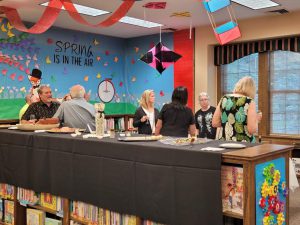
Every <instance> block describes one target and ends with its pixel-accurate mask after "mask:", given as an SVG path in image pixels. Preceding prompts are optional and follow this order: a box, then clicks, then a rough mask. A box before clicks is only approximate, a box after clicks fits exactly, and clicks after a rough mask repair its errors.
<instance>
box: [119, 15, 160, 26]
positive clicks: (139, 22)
mask: <svg viewBox="0 0 300 225" xmlns="http://www.w3.org/2000/svg"><path fill="white" fill-rule="evenodd" d="M119 21H120V22H121V23H127V24H131V25H135V26H140V27H146V28H153V27H160V26H163V25H162V24H159V23H154V22H150V21H147V20H141V19H137V18H133V17H129V16H124V17H123V18H122V19H120V20H119Z"/></svg>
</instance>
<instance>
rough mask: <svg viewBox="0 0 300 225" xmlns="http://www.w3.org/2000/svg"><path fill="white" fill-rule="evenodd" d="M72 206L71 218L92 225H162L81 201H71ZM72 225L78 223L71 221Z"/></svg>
mask: <svg viewBox="0 0 300 225" xmlns="http://www.w3.org/2000/svg"><path fill="white" fill-rule="evenodd" d="M70 204H71V205H70V206H71V217H72V218H75V219H77V220H79V221H83V222H84V223H88V224H91V225H138V224H142V225H162V224H159V223H155V222H153V221H149V220H145V221H143V222H142V223H141V220H140V219H139V218H138V217H136V216H133V215H127V214H120V213H117V212H113V211H110V210H106V209H102V208H98V207H96V206H93V205H90V204H87V203H83V202H79V201H71V203H70ZM70 225H78V223H77V222H75V221H71V222H70Z"/></svg>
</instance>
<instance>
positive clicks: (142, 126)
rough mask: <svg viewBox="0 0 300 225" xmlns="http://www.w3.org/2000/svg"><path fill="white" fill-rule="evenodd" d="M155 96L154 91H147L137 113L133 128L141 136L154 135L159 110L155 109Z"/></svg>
mask: <svg viewBox="0 0 300 225" xmlns="http://www.w3.org/2000/svg"><path fill="white" fill-rule="evenodd" d="M154 102H155V94H154V91H153V90H145V91H144V93H143V94H142V97H141V100H140V107H139V108H137V110H136V111H135V115H134V119H133V126H134V127H137V128H138V133H139V134H154V133H155V125H156V122H157V118H158V113H159V112H158V110H157V109H156V108H154Z"/></svg>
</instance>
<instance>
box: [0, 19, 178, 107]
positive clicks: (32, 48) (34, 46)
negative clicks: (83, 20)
mask: <svg viewBox="0 0 300 225" xmlns="http://www.w3.org/2000/svg"><path fill="white" fill-rule="evenodd" d="M0 26H1V31H0V51H1V53H2V55H5V56H8V57H9V58H10V59H12V61H13V62H14V63H13V64H12V65H9V64H7V63H5V62H3V60H2V62H1V63H0V72H1V74H0V99H16V98H23V97H24V96H25V95H26V93H27V92H28V91H29V89H30V88H31V84H30V82H29V80H28V78H27V73H28V72H31V70H32V69H33V68H39V69H40V70H41V71H42V72H43V74H42V81H41V84H47V85H49V86H50V87H51V88H52V91H53V95H54V97H63V96H64V95H65V94H66V93H68V92H69V88H70V87H71V86H72V85H74V84H82V85H83V86H84V87H85V88H86V91H87V92H90V93H91V100H95V101H99V97H98V93H97V88H98V84H99V83H100V82H101V81H103V80H105V79H111V81H112V82H113V84H114V86H115V89H116V94H115V97H114V99H113V102H127V103H132V104H134V105H137V104H138V99H139V98H140V96H141V94H142V92H143V91H144V90H145V89H153V90H154V91H155V93H156V107H158V108H161V107H162V105H163V103H166V102H168V101H170V99H171V94H172V91H173V86H174V76H173V74H174V69H173V66H171V67H170V68H168V69H167V70H166V71H164V72H163V74H159V73H158V72H157V71H156V70H155V69H153V68H151V67H149V66H148V65H147V64H145V63H143V62H142V61H140V60H139V58H140V57H141V56H142V55H143V54H145V53H146V52H147V51H148V50H149V49H150V48H151V47H153V46H154V45H155V44H156V43H157V42H159V34H157V35H151V36H145V37H139V38H132V39H122V38H115V37H109V36H103V35H96V34H89V33H83V32H77V31H72V30H65V29H60V28H51V29H50V30H48V31H47V32H45V33H43V34H40V35H33V34H22V33H20V32H18V31H17V30H16V29H14V28H13V27H11V26H10V25H9V24H8V22H7V20H5V19H3V20H2V21H1V24H0ZM162 42H163V43H164V44H165V45H166V46H168V48H170V49H173V34H171V33H170V34H164V35H163V36H162ZM17 64H18V65H17Z"/></svg>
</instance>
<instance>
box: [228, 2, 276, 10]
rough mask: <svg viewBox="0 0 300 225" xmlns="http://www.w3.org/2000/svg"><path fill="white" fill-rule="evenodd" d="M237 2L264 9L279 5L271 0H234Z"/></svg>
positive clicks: (252, 7)
mask: <svg viewBox="0 0 300 225" xmlns="http://www.w3.org/2000/svg"><path fill="white" fill-rule="evenodd" d="M232 1H233V2H235V3H238V4H240V5H243V6H246V7H248V8H251V9H264V8H270V7H274V6H279V4H278V3H276V2H273V1H271V0H232Z"/></svg>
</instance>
